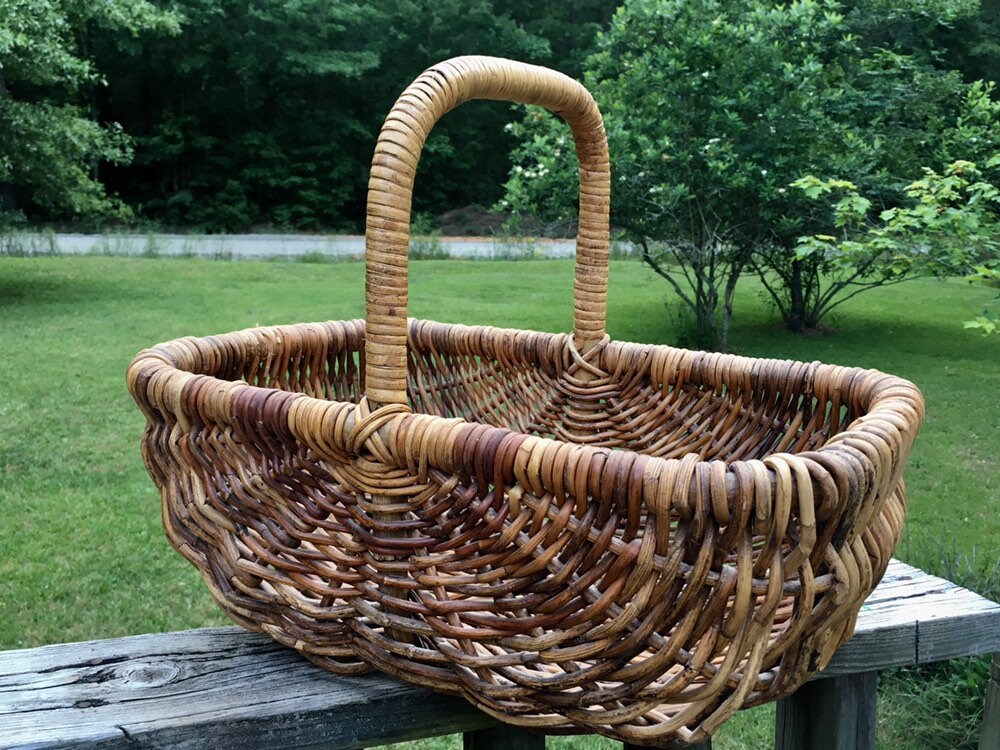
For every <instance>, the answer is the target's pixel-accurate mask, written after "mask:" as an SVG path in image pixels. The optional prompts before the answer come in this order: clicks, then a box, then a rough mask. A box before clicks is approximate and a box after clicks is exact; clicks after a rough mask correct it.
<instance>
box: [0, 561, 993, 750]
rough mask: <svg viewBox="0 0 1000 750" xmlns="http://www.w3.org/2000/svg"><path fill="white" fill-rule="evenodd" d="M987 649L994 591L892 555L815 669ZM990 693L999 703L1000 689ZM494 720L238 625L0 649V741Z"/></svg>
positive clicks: (123, 739)
mask: <svg viewBox="0 0 1000 750" xmlns="http://www.w3.org/2000/svg"><path fill="white" fill-rule="evenodd" d="M909 594H913V595H912V596H910V595H909ZM928 633H929V634H930V635H928ZM949 633H950V635H947V634H949ZM928 641H929V642H930V643H931V644H932V648H931V647H928V646H927V643H928ZM996 651H1000V605H997V604H994V603H992V602H989V601H987V600H985V599H983V598H982V597H979V596H977V595H976V594H973V593H972V592H969V591H967V590H965V589H961V588H959V587H957V586H954V585H953V584H951V583H949V582H947V581H944V580H942V579H940V578H935V577H933V576H928V575H927V574H926V573H923V572H922V571H920V570H917V569H916V568H912V567H910V566H908V565H904V564H902V563H899V562H895V561H894V562H893V563H892V564H891V565H890V567H889V571H888V574H887V575H886V577H885V579H884V581H883V583H882V584H881V585H880V586H879V587H878V589H876V591H875V593H874V594H872V596H871V597H870V598H869V599H868V603H867V604H866V605H865V608H864V610H863V611H862V613H861V617H860V619H859V621H858V627H857V635H856V636H855V638H854V639H853V640H851V641H849V642H848V643H847V644H846V645H845V646H843V647H842V648H841V649H840V651H839V652H838V653H837V654H836V656H835V657H834V660H833V662H832V664H831V667H830V668H829V669H827V671H826V672H825V673H821V675H820V677H823V676H832V675H835V674H844V673H845V672H846V673H849V672H855V673H857V672H860V671H871V670H877V669H882V668H885V667H890V666H898V665H902V664H911V665H912V664H918V663H925V662H926V661H928V660H929V659H930V656H929V655H928V654H931V655H935V656H936V655H940V654H947V655H948V656H958V655H968V654H973V653H989V652H996ZM996 669H997V667H996V666H994V670H995V672H994V680H996V679H997V678H996ZM993 690H994V692H993V693H992V695H994V696H996V694H997V692H996V686H995V684H994V686H993ZM992 705H993V706H994V708H993V709H992V710H993V711H994V714H995V712H996V710H997V709H998V708H1000V701H998V700H997V699H996V697H994V703H993V704H992ZM994 714H991V715H990V717H989V718H990V719H993V718H994ZM496 725H497V724H496V721H495V720H494V719H492V718H490V717H488V716H486V715H485V714H482V713H480V712H479V711H477V710H476V709H474V708H473V707H472V706H471V705H470V704H468V703H467V702H465V701H464V700H462V699H460V698H455V697H451V696H443V695H439V694H437V693H434V692H432V691H430V690H427V689H424V688H420V687H415V686H412V685H409V684H405V683H402V682H399V681H397V680H394V679H391V678H389V677H384V676H381V675H376V674H370V675H364V676H360V677H350V676H336V675H332V674H329V673H327V672H325V671H324V670H321V669H317V668H316V667H315V666H313V665H311V664H310V663H309V662H307V661H305V660H304V659H303V658H301V657H300V656H299V655H298V654H297V653H296V652H295V651H292V650H290V649H286V648H284V647H282V646H280V645H278V644H276V643H274V642H273V641H272V640H271V639H270V638H267V637H265V636H261V635H254V634H251V633H247V632H245V631H243V630H241V629H239V628H213V629H203V630H193V631H185V632H180V633H165V634H152V635H141V636H133V637H129V638H117V639H112V640H105V641H94V642H90V643H77V644H61V645H55V646H46V647H43V648H36V649H28V650H23V651H8V652H3V653H0V728H2V731H0V748H4V749H5V750H6V749H13V748H17V749H18V750H25V749H26V748H107V749H108V750H116V749H117V748H154V747H155V748H177V749H178V750H195V749H196V748H198V749H200V748H205V747H213V748H220V750H228V749H229V748H232V749H233V750H236V749H237V748H239V749H240V750H279V749H280V750H289V749H290V748H324V750H333V749H338V748H344V749H347V748H362V747H366V746H368V747H370V746H373V745H377V744H383V743H390V742H399V741H403V740H406V739H413V738H417V737H428V736H434V735H439V734H447V733H451V732H464V731H472V730H476V729H483V728H486V727H494V726H496ZM990 726H993V725H989V724H988V726H987V728H985V729H984V738H985V737H986V736H987V732H989V731H992V730H990V729H989V727H990ZM983 747H987V748H990V750H1000V748H998V747H997V746H995V745H994V746H990V745H988V744H984V745H983Z"/></svg>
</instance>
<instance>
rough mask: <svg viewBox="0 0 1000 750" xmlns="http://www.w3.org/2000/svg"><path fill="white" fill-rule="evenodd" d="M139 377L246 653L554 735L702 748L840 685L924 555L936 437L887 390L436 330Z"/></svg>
mask: <svg viewBox="0 0 1000 750" xmlns="http://www.w3.org/2000/svg"><path fill="white" fill-rule="evenodd" d="M408 331H409V334H408V342H407V344H408V351H409V363H408V367H407V383H408V386H407V394H408V398H409V401H410V403H411V404H412V413H411V411H410V410H409V409H406V408H405V407H400V408H398V409H397V408H392V407H383V408H381V409H375V410H372V409H369V407H368V404H367V402H366V400H365V399H363V398H362V394H363V393H364V392H365V385H366V384H365V383H364V382H363V381H364V379H365V378H364V375H363V373H364V372H365V365H366V362H365V354H364V352H365V346H364V343H365V334H366V331H365V323H364V322H363V321H341V322H328V323H317V324H303V325H297V326H283V327H276V328H259V329H253V330H249V331H243V332H238V333H233V334H227V335H223V336H216V337H209V338H205V339H181V340H178V341H174V342H170V343H167V344H162V345H160V346H157V347H154V348H152V349H148V350H146V351H144V352H142V353H140V354H139V355H138V356H137V357H136V359H135V361H134V362H133V363H132V366H131V368H130V370H129V374H128V381H129V387H130V390H131V392H132V394H133V396H134V397H135V399H136V401H137V402H138V404H139V405H140V407H141V408H142V410H143V411H144V413H145V414H146V417H147V419H148V427H147V430H146V433H145V437H144V442H143V455H144V459H145V461H146V464H147V466H148V469H149V472H150V474H151V476H152V477H153V479H154V481H155V482H156V484H157V485H158V486H159V487H160V489H161V491H162V499H163V519H164V525H165V528H166V531H167V535H168V537H169V539H170V541H171V543H172V544H173V545H174V547H175V548H176V549H177V550H178V551H179V552H180V553H181V554H183V555H184V556H185V557H186V558H187V559H188V560H189V561H191V562H192V563H193V564H194V565H195V566H197V568H198V569H199V570H200V571H201V573H202V575H203V576H204V578H205V580H206V582H207V583H208V585H209V587H210V589H211V591H212V594H213V596H214V597H215V599H216V600H217V601H218V603H219V604H220V606H221V607H222V608H223V609H224V610H225V611H226V613H227V614H228V615H229V616H230V617H231V618H232V619H234V620H235V621H236V622H237V623H239V624H241V625H243V626H245V627H247V628H249V629H252V630H257V631H263V632H266V633H268V634H270V635H271V636H273V637H274V638H276V639H277V640H278V641H280V642H282V643H284V644H287V645H289V646H292V647H295V648H297V649H299V650H300V651H301V652H302V653H303V654H305V655H306V656H307V657H308V658H310V659H311V660H313V661H314V662H316V663H317V664H319V665H321V666H322V667H324V668H326V669H329V670H331V671H333V672H337V673H342V674H356V673H360V672H363V671H366V670H368V669H371V668H376V669H379V670H381V671H384V672H387V673H389V674H393V675H398V676H399V677H401V678H403V679H405V680H408V681H411V682H415V683H419V684H422V685H428V686H430V687H433V688H435V689H438V690H442V691H445V692H450V693H459V694H462V695H464V696H465V697H467V698H468V699H469V700H471V701H472V702H474V703H475V704H476V705H478V706H480V707H481V708H483V709H484V710H485V711H487V712H489V713H492V714H494V715H496V716H498V717H500V718H501V719H503V720H505V721H508V722H511V723H516V724H521V725H524V726H530V727H536V728H539V729H541V730H544V731H546V732H553V733H555V732H581V731H593V732H598V733H600V734H604V735H607V736H610V737H614V738H617V739H622V740H626V741H629V742H633V743H637V744H645V743H657V742H662V741H663V740H665V739H680V740H682V741H692V742H693V741H699V740H700V739H702V738H704V737H706V736H708V735H710V734H711V733H712V732H713V731H714V730H715V728H717V726H718V725H719V724H721V723H722V721H724V720H725V719H726V718H728V717H729V716H730V715H732V713H734V712H735V711H736V710H738V709H740V708H743V707H746V706H750V705H754V704H758V703H762V702H765V701H769V700H773V699H776V698H779V697H781V696H784V695H787V694H788V693H789V692H791V691H793V690H794V689H795V688H796V687H797V686H798V685H800V684H801V683H802V682H803V681H804V680H806V679H807V678H808V677H809V676H810V675H812V674H813V673H815V672H816V671H817V670H819V669H822V668H823V666H825V664H826V663H827V662H828V660H829V659H830V657H831V656H832V654H833V651H834V649H835V648H836V647H837V646H838V645H840V644H841V643H842V642H843V641H844V640H845V639H846V638H848V637H849V636H850V634H851V632H852V629H853V624H854V619H855V617H856V615H857V612H858V610H859V608H860V606H861V604H862V602H863V601H864V599H865V598H866V597H867V595H868V594H869V593H870V592H871V591H872V589H873V588H874V587H875V585H876V584H877V583H878V580H879V579H880V577H881V575H882V574H883V572H884V570H885V567H886V565H887V563H888V561H889V558H890V556H891V553H892V550H893V549H894V547H895V545H896V543H897V541H898V539H899V536H900V532H901V529H902V524H903V518H904V510H905V500H904V492H903V483H902V479H901V473H902V470H903V466H904V464H905V462H906V458H907V455H908V453H909V450H910V447H911V445H912V443H913V439H914V437H915V436H916V432H917V430H918V428H919V425H920V421H921V419H922V415H923V401H922V398H921V396H920V394H919V392H918V391H917V389H916V388H915V387H914V386H913V385H912V384H910V383H908V382H906V381H904V380H901V379H898V378H894V377H891V376H888V375H884V374H882V373H879V372H877V371H873V370H860V369H851V368H843V367H833V366H827V365H820V364H816V363H813V364H804V363H795V362H783V361H774V360H759V359H748V358H742V357H736V356H731V355H722V354H708V353H703V352H691V351H685V350H680V349H675V348H672V347H667V346H653V345H640V344H630V343H622V342H608V341H607V340H604V341H603V342H602V343H600V344H599V345H597V346H594V347H592V348H590V349H589V351H587V353H586V354H585V355H581V354H580V352H579V351H578V350H577V348H576V347H575V346H574V343H573V337H571V336H569V335H566V334H546V333H534V332H528V331H514V330H502V329H496V328H485V327H465V326H455V325H444V324H439V323H433V322H429V321H416V320H411V321H410V322H409V327H408Z"/></svg>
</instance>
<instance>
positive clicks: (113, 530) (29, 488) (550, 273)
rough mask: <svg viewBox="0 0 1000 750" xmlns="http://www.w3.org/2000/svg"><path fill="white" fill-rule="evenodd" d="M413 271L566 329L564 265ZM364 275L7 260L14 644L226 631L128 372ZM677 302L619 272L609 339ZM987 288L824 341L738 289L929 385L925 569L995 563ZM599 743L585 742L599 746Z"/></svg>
mask: <svg viewBox="0 0 1000 750" xmlns="http://www.w3.org/2000/svg"><path fill="white" fill-rule="evenodd" d="M411 271H412V273H411V276H412V285H411V310H410V314H411V315H413V316H415V317H424V318H433V319H436V320H441V321H447V322H463V323H489V324H493V325H499V326H509V327H515V328H533V329H538V330H553V331H556V330H568V329H569V327H570V325H571V319H572V310H571V307H572V304H571V286H572V274H573V267H572V263H571V262H570V261H526V262H472V261H435V262H430V261H426V262H415V263H413V265H412V268H411ZM363 275H364V268H363V266H362V265H361V264H359V263H339V264H303V263H288V262H282V263H277V262H271V263H266V262H259V263H258V262H224V261H209V260H197V259H187V260H177V259H152V258H150V259H146V258H106V257H80V258H72V257H56V258H51V257H39V258H0V377H2V380H0V509H2V510H3V520H2V522H0V583H2V586H0V648H15V647H25V646H35V645H39V644H44V643H51V642H58V641H73V640H81V639H88V638H101V637H111V636H118V635H125V634H131V633H140V632H152V631H163V630H172V629H179V628H186V627H197V626H204V625H210V624H220V623H222V622H223V618H222V616H221V615H220V614H218V613H217V611H216V609H215V607H214V605H213V604H212V602H211V600H210V598H209V595H208V593H207V591H206V590H205V588H204V586H203V585H202V583H201V581H200V579H199V577H198V575H197V573H196V572H195V571H194V570H193V569H192V568H191V567H190V566H189V565H188V564H187V563H186V562H184V561H183V560H182V559H181V558H180V556H179V555H177V554H176V553H174V552H173V551H172V550H171V549H170V547H169V546H168V544H167V542H166V540H165V538H164V536H163V533H162V531H161V529H160V518H159V498H158V493H157V491H156V490H155V488H154V487H153V484H152V482H151V481H150V480H149V478H148V476H147V475H146V473H145V470H144V468H143V466H142V462H141V459H140V455H139V437H140V433H141V431H142V427H143V420H142V417H141V414H140V413H139V411H138V409H137V408H136V407H135V405H134V404H133V402H132V400H131V398H130V397H129V395H128V393H127V391H126V389H125V383H124V372H125V368H126V366H127V365H128V363H129V362H130V361H131V359H132V357H133V356H134V354H135V353H136V352H137V351H138V350H140V349H142V348H144V347H146V346H149V345H151V344H154V343H157V342H159V341H163V340H166V339H171V338H175V337H179V336H185V335H204V334H210V333H221V332H225V331H230V330H234V329H237V328H245V327H250V326H255V325H258V324H261V325H263V324H275V323H291V322H301V321H310V320H324V319H341V318H354V317H361V316H362V315H363V285H364V279H363ZM668 296H669V293H668V289H667V287H666V285H665V284H664V283H663V282H662V281H660V280H658V279H657V278H656V277H655V276H654V275H653V274H652V273H651V272H650V271H648V270H647V269H645V268H644V267H643V266H641V265H640V264H638V263H636V262H630V261H621V262H616V263H614V264H613V266H612V277H611V294H610V301H609V320H608V328H609V333H610V334H611V335H612V337H613V338H616V339H621V340H630V341H642V342H655V343H674V342H676V341H677V340H678V338H679V337H680V333H679V327H678V320H679V316H678V314H677V310H676V307H675V306H674V303H673V302H672V301H671V300H670V299H668ZM989 296H990V291H989V290H986V289H980V288H976V287H972V286H969V285H967V284H964V283H961V282H947V283H946V282H939V281H930V280H928V281H919V282H913V283H911V284H905V285H901V286H898V287H893V288H891V289H886V290H881V291H878V292H874V293H871V294H868V295H863V296H861V297H859V298H857V299H856V300H854V301H852V302H851V303H849V306H846V307H845V308H843V310H842V311H840V312H839V314H837V315H836V316H835V317H834V318H832V319H831V320H830V321H829V322H830V324H831V326H832V328H833V330H832V331H831V332H829V333H826V334H825V335H822V336H818V335H814V336H795V335H792V334H789V333H786V332H784V331H783V330H782V328H781V325H780V323H779V322H778V321H777V319H776V316H775V314H774V312H773V310H772V309H771V308H770V307H769V305H768V304H767V303H766V302H765V300H764V298H763V296H762V294H761V292H760V289H759V287H757V286H755V285H754V283H753V282H752V281H750V280H748V281H747V283H746V284H745V285H744V287H743V289H742V293H741V295H740V297H739V299H738V300H737V307H736V318H735V320H734V325H733V330H732V334H731V341H732V342H733V350H734V351H736V352H738V353H741V354H747V355H752V356H769V357H787V358H794V359H802V360H814V359H818V360H822V361H825V362H831V363H838V364H846V365H860V366H866V367H877V368H879V369H882V370H885V371H887V372H891V373H893V374H897V375H900V376H903V377H906V378H909V379H911V380H913V381H915V382H916V383H917V384H918V385H919V386H920V387H921V388H922V389H923V391H924V394H925V396H926V398H927V403H928V416H927V421H926V423H925V427H924V430H923V432H922V434H921V437H920V439H919V440H918V442H917V446H916V448H915V451H914V453H913V456H912V459H911V463H910V466H909V469H908V470H907V480H908V488H909V496H910V513H909V522H908V528H907V533H906V538H905V540H904V542H903V545H902V546H901V548H900V550H899V556H900V557H902V558H903V559H909V560H911V561H913V562H915V563H917V564H920V565H923V566H929V567H932V568H933V567H934V564H935V560H936V559H938V558H939V556H940V555H941V554H942V553H951V552H953V551H957V552H958V553H962V554H971V553H972V552H973V550H975V551H976V553H977V555H978V557H979V559H981V560H987V561H989V560H996V558H997V557H998V555H1000V497H998V491H997V490H998V481H1000V473H998V471H997V461H998V455H1000V409H998V393H1000V368H998V367H997V364H998V362H1000V336H995V337H992V338H985V337H983V336H981V335H980V334H979V333H977V332H974V331H965V330H963V329H962V327H961V321H962V320H963V319H965V318H967V317H971V316H972V315H973V314H975V313H976V312H978V310H979V309H980V308H981V306H982V305H983V303H984V302H985V301H986V300H987V299H988V298H989ZM761 717H763V718H761ZM766 723H767V718H766V711H765V713H764V714H759V713H757V714H755V713H750V714H748V715H747V716H740V717H737V720H736V722H735V726H736V729H735V730H732V731H733V732H734V734H733V735H732V736H733V737H735V738H736V739H732V740H730V739H727V736H729V731H728V730H729V727H727V732H726V733H725V734H724V735H723V737H722V738H720V742H719V743H718V744H717V747H719V748H723V750H724V749H725V748H727V747H742V746H746V747H753V746H754V745H753V744H752V741H749V740H746V739H745V738H746V737H754V736H757V734H755V733H758V732H759V731H762V730H759V729H754V727H755V726H760V727H763V726H766ZM741 737H742V738H743V739H740V738H741ZM595 742H598V744H595V745H582V744H575V745H572V746H573V747H575V748H583V747H588V748H589V747H595V748H596V747H603V746H604V745H601V744H600V742H599V741H595ZM747 742H750V744H746V743H747ZM434 747H446V745H434ZM567 747H569V745H567ZM608 747H611V745H608Z"/></svg>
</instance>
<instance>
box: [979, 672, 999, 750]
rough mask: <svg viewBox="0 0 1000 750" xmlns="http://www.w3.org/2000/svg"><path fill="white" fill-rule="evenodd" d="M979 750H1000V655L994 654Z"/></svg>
mask: <svg viewBox="0 0 1000 750" xmlns="http://www.w3.org/2000/svg"><path fill="white" fill-rule="evenodd" d="M979 750H1000V653H997V654H993V663H992V664H991V665H990V682H989V685H988V686H987V688H986V713H985V714H984V715H983V728H982V729H981V730H980V735H979Z"/></svg>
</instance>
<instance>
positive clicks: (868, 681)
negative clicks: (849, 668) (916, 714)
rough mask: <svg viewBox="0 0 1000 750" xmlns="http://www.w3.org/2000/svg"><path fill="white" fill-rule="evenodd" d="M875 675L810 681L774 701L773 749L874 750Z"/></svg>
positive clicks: (867, 673)
mask: <svg viewBox="0 0 1000 750" xmlns="http://www.w3.org/2000/svg"><path fill="white" fill-rule="evenodd" d="M877 697H878V672H864V673H862V674H853V675H846V676H843V677H835V678H833V679H829V680H814V681H812V682H809V683H807V684H806V685H804V686H803V687H802V688H800V689H799V690H798V692H796V693H795V694H794V695H792V696H791V697H790V698H786V699H784V700H782V701H778V706H777V711H776V714H775V722H774V732H775V734H774V737H775V742H774V746H775V750H875V701H876V699H877Z"/></svg>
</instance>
